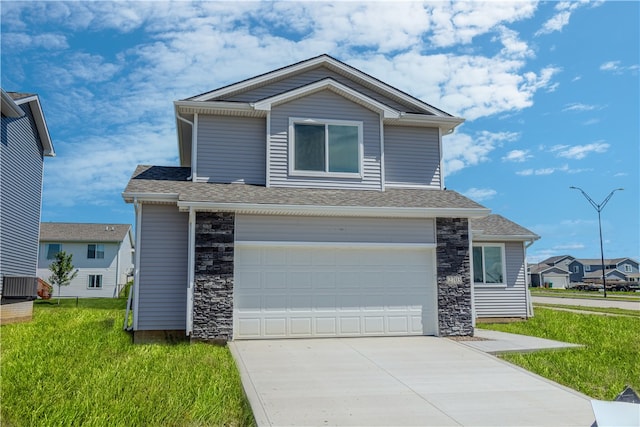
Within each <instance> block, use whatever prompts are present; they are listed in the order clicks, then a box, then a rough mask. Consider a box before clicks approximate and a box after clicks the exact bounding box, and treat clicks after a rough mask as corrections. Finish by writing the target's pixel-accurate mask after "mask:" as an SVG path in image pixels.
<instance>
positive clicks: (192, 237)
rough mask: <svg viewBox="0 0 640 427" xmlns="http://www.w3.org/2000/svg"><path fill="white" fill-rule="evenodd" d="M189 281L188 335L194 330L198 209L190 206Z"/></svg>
mask: <svg viewBox="0 0 640 427" xmlns="http://www.w3.org/2000/svg"><path fill="white" fill-rule="evenodd" d="M188 230H189V237H188V264H189V268H188V283H187V324H186V333H187V336H189V335H191V332H193V291H194V286H195V247H196V211H195V209H194V208H193V207H191V206H190V207H189V228H188Z"/></svg>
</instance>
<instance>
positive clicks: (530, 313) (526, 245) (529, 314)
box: [522, 240, 541, 319]
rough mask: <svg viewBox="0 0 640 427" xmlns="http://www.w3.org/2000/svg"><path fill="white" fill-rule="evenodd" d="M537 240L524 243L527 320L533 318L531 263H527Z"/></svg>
mask: <svg viewBox="0 0 640 427" xmlns="http://www.w3.org/2000/svg"><path fill="white" fill-rule="evenodd" d="M534 242H535V240H531V241H530V242H529V243H527V242H526V241H524V242H522V245H523V246H524V301H525V304H527V319H528V318H530V317H533V302H532V300H531V293H530V291H529V263H528V262H527V249H528V248H529V246H531V245H533V243H534ZM538 281H541V280H540V279H539V280H538Z"/></svg>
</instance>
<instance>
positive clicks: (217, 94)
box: [187, 54, 453, 117]
mask: <svg viewBox="0 0 640 427" xmlns="http://www.w3.org/2000/svg"><path fill="white" fill-rule="evenodd" d="M319 67H325V68H327V69H328V70H331V71H333V72H335V73H337V74H339V75H341V76H344V77H346V78H348V79H349V80H352V81H354V82H356V83H358V84H360V85H362V86H364V87H366V88H369V89H371V90H374V91H375V92H378V93H380V94H381V95H384V96H387V97H389V98H391V99H394V100H396V101H398V102H400V103H402V104H406V105H408V106H411V107H413V108H415V109H417V111H412V112H420V113H423V114H433V115H436V116H440V117H453V116H451V114H449V113H446V112H444V111H442V110H440V109H438V108H435V107H433V106H432V105H429V104H427V103H425V102H423V101H421V100H419V99H418V98H415V97H413V96H411V95H409V94H407V93H406V92H403V91H401V90H399V89H397V88H395V87H393V86H391V85H388V84H386V83H384V82H382V81H381V80H378V79H376V78H375V77H372V76H370V75H369V74H366V73H364V72H362V71H360V70H358V69H357V68H354V67H352V66H350V65H347V64H345V63H344V62H341V61H339V60H337V59H335V58H333V57H331V56H329V55H327V54H323V55H319V56H316V57H314V58H310V59H307V60H304V61H301V62H298V63H295V64H292V65H288V66H286V67H282V68H279V69H277V70H274V71H270V72H267V73H264V74H261V75H258V76H255V77H251V78H248V79H245V80H242V81H240V82H238V83H234V84H231V85H228V86H224V87H222V88H219V89H215V90H213V91H210V92H206V93H203V94H200V95H196V96H193V97H191V98H187V100H190V101H213V100H224V99H226V98H231V97H233V96H235V95H238V94H239V93H242V92H246V91H249V90H253V89H256V88H258V87H262V86H266V85H269V84H273V83H275V82H279V81H282V80H286V79H291V78H293V77H294V76H295V75H297V74H300V73H303V72H306V71H309V70H311V69H315V68H319Z"/></svg>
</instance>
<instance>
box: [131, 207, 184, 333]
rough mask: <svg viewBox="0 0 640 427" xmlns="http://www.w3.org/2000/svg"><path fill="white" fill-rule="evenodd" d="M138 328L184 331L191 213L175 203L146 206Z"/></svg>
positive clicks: (137, 316)
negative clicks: (183, 210) (179, 207)
mask: <svg viewBox="0 0 640 427" xmlns="http://www.w3.org/2000/svg"><path fill="white" fill-rule="evenodd" d="M141 215H142V224H141V227H140V232H141V235H140V240H141V242H140V247H138V248H136V250H139V251H140V265H139V284H138V295H137V297H138V298H139V300H138V306H137V311H136V318H137V321H138V326H137V330H184V329H186V313H187V282H188V228H189V216H188V214H187V213H185V212H179V211H178V208H177V207H176V206H175V205H168V206H167V205H149V204H144V205H142V214H141Z"/></svg>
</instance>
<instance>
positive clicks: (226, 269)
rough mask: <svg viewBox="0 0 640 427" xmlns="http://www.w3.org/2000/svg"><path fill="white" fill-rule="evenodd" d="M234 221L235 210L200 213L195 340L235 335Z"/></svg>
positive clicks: (197, 221)
mask: <svg viewBox="0 0 640 427" xmlns="http://www.w3.org/2000/svg"><path fill="white" fill-rule="evenodd" d="M234 222H235V214H234V213H231V212H197V213H196V229H195V261H194V262H195V271H194V272H195V277H194V279H195V285H194V290H193V331H192V335H191V337H192V340H197V341H212V342H219V343H224V342H226V341H229V340H231V339H232V338H233V258H234V256H233V254H234V247H233V242H234Z"/></svg>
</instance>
